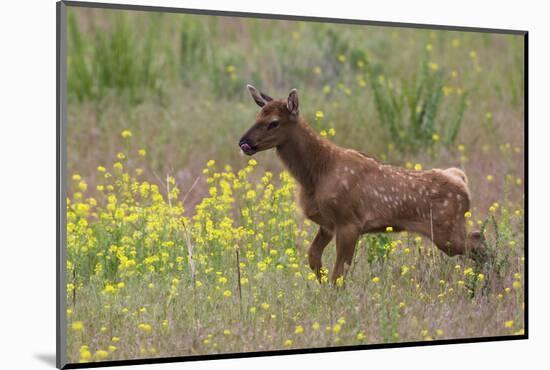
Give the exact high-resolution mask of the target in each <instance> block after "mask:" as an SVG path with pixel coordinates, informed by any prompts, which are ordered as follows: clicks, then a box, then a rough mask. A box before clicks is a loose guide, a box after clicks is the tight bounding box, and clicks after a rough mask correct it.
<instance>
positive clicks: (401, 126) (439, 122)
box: [366, 59, 467, 153]
mask: <svg viewBox="0 0 550 370" xmlns="http://www.w3.org/2000/svg"><path fill="white" fill-rule="evenodd" d="M366 67H367V76H368V79H369V81H370V84H371V87H372V91H373V95H374V103H375V107H376V110H377V112H378V116H379V119H380V121H381V123H382V125H383V127H384V128H385V130H386V136H387V139H388V140H389V141H391V142H392V143H394V144H395V148H396V149H397V150H399V151H401V152H403V153H417V152H418V151H420V150H425V149H426V148H433V147H434V146H435V145H436V144H438V143H441V144H443V145H444V146H445V147H449V146H451V145H452V144H453V143H454V142H455V140H456V137H457V135H458V132H459V130H460V125H461V124H462V118H463V116H464V112H465V110H466V107H467V94H466V93H464V92H463V91H462V90H459V91H460V93H459V94H457V95H456V96H454V97H445V101H443V100H444V99H443V98H444V95H445V93H444V91H445V89H447V88H448V87H446V83H447V81H448V78H447V77H446V75H445V72H444V70H442V69H440V68H439V66H438V65H437V64H436V63H432V62H428V61H427V60H426V59H424V60H423V61H421V63H420V67H419V70H418V72H417V73H416V75H414V76H413V77H412V78H411V79H405V78H402V79H400V80H399V81H398V82H397V83H395V82H394V81H393V80H390V79H388V78H387V77H386V76H385V75H384V73H383V67H382V65H381V64H373V63H371V62H369V61H368V60H367V61H366ZM443 113H446V114H443Z"/></svg>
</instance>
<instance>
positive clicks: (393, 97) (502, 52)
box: [67, 8, 525, 362]
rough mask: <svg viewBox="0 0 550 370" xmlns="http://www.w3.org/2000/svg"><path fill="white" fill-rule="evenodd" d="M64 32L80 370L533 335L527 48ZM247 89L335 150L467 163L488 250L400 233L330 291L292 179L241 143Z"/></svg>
mask: <svg viewBox="0 0 550 370" xmlns="http://www.w3.org/2000/svg"><path fill="white" fill-rule="evenodd" d="M68 31H69V39H68V41H69V42H68V45H69V55H68V58H69V59H68V60H69V63H68V88H69V104H68V115H69V116H68V133H67V156H68V160H67V163H68V170H69V174H70V175H69V177H70V178H69V179H68V189H67V222H68V224H67V239H68V246H67V252H68V262H67V282H68V285H67V316H68V328H67V330H68V350H67V351H68V352H67V357H68V359H69V361H70V362H79V361H83V362H87V361H101V360H117V359H133V358H142V357H156V356H161V357H167V356H185V355H196V354H210V353H227V352H247V351H261V350H276V349H287V348H311V347H327V346H340V345H350V344H369V343H396V342H410V341H421V340H437V339H450V338H472V337H485V336H500V335H517V334H522V333H523V332H524V322H523V317H524V282H523V278H524V276H523V273H524V207H523V204H524V187H523V181H524V167H523V160H524V155H525V153H524V147H523V142H524V124H525V123H524V121H523V115H524V100H523V88H524V85H523V84H524V81H523V43H522V42H523V39H522V37H521V36H515V35H496V34H481V33H472V32H457V31H432V30H414V29H403V28H390V27H373V26H351V25H336V24H319V23H311V22H289V21H276V20H254V19H239V18H223V17H208V16H191V15H178V14H153V13H141V12H122V11H107V10H92V9H76V8H75V9H72V10H71V11H70V12H69V22H68ZM246 83H253V84H254V85H255V86H257V87H259V88H261V89H262V90H264V91H265V92H267V93H268V94H270V95H272V96H275V97H284V96H286V95H287V94H288V91H289V90H290V89H291V88H294V87H295V88H297V89H298V91H299V93H300V105H301V114H302V115H303V116H304V117H305V118H306V119H307V120H308V121H309V122H310V123H311V124H312V126H313V127H314V128H315V129H316V130H317V131H318V132H319V133H320V134H321V135H323V136H326V137H328V138H329V139H330V140H333V141H334V142H336V143H337V144H339V145H342V146H346V147H351V148H355V149H358V150H361V151H363V152H366V153H369V154H370V155H373V156H375V157H377V158H379V159H381V160H383V161H386V162H389V163H392V164H396V165H402V166H404V167H408V168H411V169H420V168H432V167H450V166H458V167H461V168H463V169H464V171H465V172H466V173H467V175H468V177H469V181H470V187H471V189H472V198H473V201H472V203H473V208H472V209H471V211H470V212H469V213H467V214H466V215H465V217H466V218H467V219H468V227H469V228H471V229H480V228H481V229H483V230H484V231H485V235H486V237H487V244H488V248H490V249H491V251H492V252H493V255H494V258H493V259H492V260H491V261H490V263H489V264H486V265H484V266H476V265H474V263H473V262H472V261H470V260H468V259H465V258H462V257H455V258H448V257H446V256H445V255H444V254H442V253H441V252H440V251H439V250H437V249H436V248H435V247H433V246H432V244H431V242H430V241H429V240H426V239H424V238H421V237H419V236H418V235H415V234H411V233H392V232H387V233H383V234H373V235H368V236H364V237H363V238H362V239H361V240H360V243H359V245H358V248H357V250H356V254H355V258H354V263H353V266H352V268H351V270H350V272H349V273H348V275H347V276H346V279H345V282H344V283H343V284H342V286H338V287H334V286H331V285H330V284H327V283H326V280H327V279H325V278H323V279H321V280H322V281H321V282H318V281H317V280H316V278H315V276H314V274H312V272H311V271H310V270H309V267H308V266H307V258H306V251H307V247H308V246H309V243H310V242H311V240H312V238H313V236H314V235H315V232H316V229H317V226H316V225H314V224H312V223H310V222H308V221H307V220H304V218H303V217H302V215H301V213H300V210H299V209H298V207H297V205H296V203H295V200H294V193H295V190H296V184H295V183H294V181H293V180H292V179H291V178H290V177H289V175H288V174H287V173H286V172H284V171H283V168H282V166H281V164H280V163H279V162H278V160H277V158H276V156H275V154H274V153H273V152H272V151H267V152H264V153H259V154H257V155H256V156H255V157H254V159H252V160H249V158H245V157H243V156H242V155H241V154H240V151H239V149H238V146H237V142H238V140H239V138H240V136H241V135H242V133H244V131H245V130H246V129H247V128H248V127H249V126H250V125H251V124H252V123H253V121H254V117H255V114H256V112H257V106H256V105H255V104H254V103H253V102H252V100H251V99H250V96H248V93H247V91H246V88H245V86H246ZM333 260H334V245H333V244H331V245H329V247H328V248H327V251H326V252H325V255H324V263H325V266H328V267H329V268H330V267H331V265H332V262H333ZM326 273H328V271H327V272H326Z"/></svg>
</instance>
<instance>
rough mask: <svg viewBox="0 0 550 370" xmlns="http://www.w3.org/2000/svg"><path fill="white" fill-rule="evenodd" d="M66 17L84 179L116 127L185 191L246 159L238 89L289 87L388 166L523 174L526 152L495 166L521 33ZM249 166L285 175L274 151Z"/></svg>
mask: <svg viewBox="0 0 550 370" xmlns="http://www.w3.org/2000/svg"><path fill="white" fill-rule="evenodd" d="M68 16H69V18H68V45H69V50H68V61H69V63H68V91H69V94H68V95H69V133H68V145H69V148H68V151H69V156H68V164H69V169H70V171H71V172H79V173H82V174H84V175H86V176H87V178H89V179H90V180H91V181H92V182H93V179H94V176H95V167H96V166H97V163H107V162H108V161H109V160H110V159H111V158H113V157H114V156H115V154H116V152H117V151H118V150H119V148H120V146H121V145H122V141H121V138H120V135H118V134H119V133H120V132H121V131H122V130H124V129H130V130H132V132H134V139H133V142H134V143H135V145H136V148H137V147H143V148H146V149H147V152H148V156H149V157H150V163H151V168H148V169H146V176H149V177H151V178H154V177H156V178H165V176H166V174H168V173H169V174H171V175H174V176H175V177H176V179H177V180H178V183H179V184H181V185H182V186H183V187H185V186H190V185H191V184H192V183H193V182H194V181H195V180H196V178H197V177H198V176H199V175H200V169H201V168H202V166H203V164H204V163H205V162H206V161H207V160H208V159H218V160H219V159H223V161H224V162H226V163H228V164H232V165H237V167H238V166H239V165H242V164H244V160H243V158H242V157H241V156H240V155H239V150H238V147H237V141H238V139H239V137H240V136H241V134H242V133H243V132H244V131H245V130H246V129H247V128H248V127H249V126H250V125H251V124H252V123H253V121H254V116H255V112H256V110H257V107H256V106H255V104H254V103H253V102H252V101H251V99H250V97H249V96H248V95H247V94H248V93H247V91H246V89H245V85H246V83H252V84H254V85H255V86H257V87H258V88H260V89H262V90H263V91H264V92H266V93H268V94H269V95H272V96H274V97H279V98H283V97H285V96H286V95H287V93H288V91H289V90H290V89H291V88H297V89H298V91H299V95H300V102H301V112H302V115H303V116H304V117H305V118H306V119H307V120H308V121H309V122H310V123H311V124H312V125H313V126H314V127H315V128H316V129H317V130H318V131H322V130H329V129H333V131H332V132H336V135H335V136H334V137H333V138H331V139H332V140H334V141H335V142H337V143H338V144H340V145H343V146H347V147H353V148H356V149H358V150H361V151H364V152H367V153H369V154H371V155H373V156H376V157H378V158H380V159H382V160H384V161H389V162H391V163H394V164H399V165H406V164H407V163H408V162H411V163H416V162H420V163H422V164H423V165H424V166H425V167H430V166H451V165H455V166H460V167H463V168H465V169H466V170H467V172H468V174H469V176H470V177H471V178H473V179H474V181H476V179H480V182H481V179H483V178H484V177H485V176H486V174H487V173H488V172H491V173H493V172H498V171H502V172H503V173H506V174H508V173H510V174H511V175H512V176H521V175H522V173H523V167H522V158H521V157H517V158H516V159H513V158H512V159H510V160H506V161H503V162H505V163H498V164H495V162H494V161H493V159H494V158H495V156H498V155H499V153H501V152H502V148H501V147H500V146H501V145H506V144H507V145H508V148H516V147H522V143H523V124H524V123H523V89H524V81H523V39H522V37H521V36H518V35H504V34H488V33H475V32H458V31H442V30H437V31H435V30H427V29H425V30H420V29H409V28H399V27H380V26H368V25H346V24H330V23H317V22H297V21H284V20H267V19H248V18H237V17H219V16H206V15H188V14H166V13H154V12H131V11H117V10H105V9H86V8H73V9H70V11H69V15H68ZM319 112H321V114H319ZM136 150H137V149H136ZM481 157H483V159H481ZM258 160H259V162H260V166H262V167H264V169H265V170H272V171H278V170H280V169H281V166H280V164H279V163H278V162H277V160H276V158H275V156H274V155H272V154H270V153H260V154H259V155H258ZM495 165H496V166H498V167H499V168H498V169H492V167H494V166H495ZM500 167H502V168H500ZM492 185H493V186H494V185H495V184H492ZM494 190H495V189H493V191H494ZM496 190H497V191H500V192H502V191H503V188H502V187H497V189H496ZM200 192H201V191H200V187H199V190H198V192H197V195H200ZM193 199H194V197H190V199H189V202H190V203H194V202H195V201H194V200H193ZM196 199H200V196H198V197H197V198H196Z"/></svg>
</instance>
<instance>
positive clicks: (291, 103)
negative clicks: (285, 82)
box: [286, 89, 300, 116]
mask: <svg viewBox="0 0 550 370" xmlns="http://www.w3.org/2000/svg"><path fill="white" fill-rule="evenodd" d="M286 107H287V109H288V111H289V112H290V114H292V115H293V116H298V113H299V111H300V109H299V105H298V92H297V91H296V89H292V90H290V94H288V99H287V101H286Z"/></svg>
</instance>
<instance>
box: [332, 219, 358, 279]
mask: <svg viewBox="0 0 550 370" xmlns="http://www.w3.org/2000/svg"><path fill="white" fill-rule="evenodd" d="M359 235H360V233H359V230H358V229H357V227H355V226H354V225H346V226H339V227H337V228H336V262H335V263H334V270H333V271H332V274H331V277H330V280H331V282H332V283H335V282H336V280H337V279H338V278H339V277H340V276H343V275H344V264H345V263H347V264H348V266H350V265H351V262H352V261H353V253H354V252H355V245H356V244H357V240H359Z"/></svg>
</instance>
